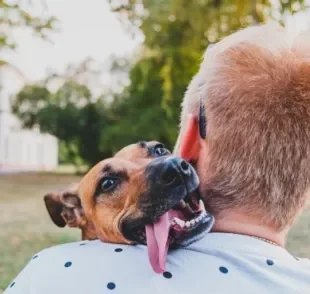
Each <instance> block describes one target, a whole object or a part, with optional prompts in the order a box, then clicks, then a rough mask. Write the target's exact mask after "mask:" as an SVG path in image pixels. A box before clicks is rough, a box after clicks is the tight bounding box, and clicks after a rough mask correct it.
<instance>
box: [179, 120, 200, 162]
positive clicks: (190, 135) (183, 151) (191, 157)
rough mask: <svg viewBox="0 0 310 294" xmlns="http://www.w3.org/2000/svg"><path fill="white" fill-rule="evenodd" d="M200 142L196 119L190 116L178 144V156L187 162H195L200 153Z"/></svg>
mask: <svg viewBox="0 0 310 294" xmlns="http://www.w3.org/2000/svg"><path fill="white" fill-rule="evenodd" d="M200 140H201V138H200V134H199V124H198V119H197V118H196V117H195V116H194V115H192V114H190V115H189V116H188V119H187V125H186V129H185V132H184V135H183V137H182V140H181V142H180V156H181V157H182V158H184V159H185V160H187V161H189V162H191V161H193V162H195V161H197V159H198V156H199V152H200Z"/></svg>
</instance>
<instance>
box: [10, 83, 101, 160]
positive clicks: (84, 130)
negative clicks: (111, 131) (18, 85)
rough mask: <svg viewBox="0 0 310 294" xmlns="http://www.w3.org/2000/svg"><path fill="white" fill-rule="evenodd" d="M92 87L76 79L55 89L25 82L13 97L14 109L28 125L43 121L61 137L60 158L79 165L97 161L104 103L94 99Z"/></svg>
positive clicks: (46, 126) (42, 126)
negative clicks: (90, 88)
mask: <svg viewBox="0 0 310 294" xmlns="http://www.w3.org/2000/svg"><path fill="white" fill-rule="evenodd" d="M91 100H92V94H91V92H90V90H89V89H88V88H87V87H86V86H85V85H81V84H79V83H77V82H75V81H73V80H68V81H66V82H65V83H64V84H63V85H62V86H61V87H60V88H59V89H58V90H57V91H56V92H55V93H51V92H49V90H48V89H47V88H46V87H45V86H42V85H39V84H34V85H27V86H25V87H24V88H23V89H22V90H21V91H20V92H19V93H18V94H17V95H16V97H15V98H14V99H13V103H12V109H13V112H14V113H15V114H17V115H18V116H19V117H20V118H21V121H22V123H23V125H24V126H25V127H27V128H31V127H33V126H34V125H36V124H38V125H40V128H41V131H43V132H49V133H51V134H53V135H55V136H56V137H58V138H59V140H60V155H59V157H60V159H61V161H62V162H67V163H68V162H69V163H73V164H75V165H77V166H78V165H80V164H81V163H89V164H93V163H96V162H97V160H98V159H99V158H100V149H99V142H100V136H101V132H102V128H101V126H102V120H103V119H104V118H105V115H104V114H105V113H104V107H103V104H102V103H101V102H100V101H97V102H92V101H91Z"/></svg>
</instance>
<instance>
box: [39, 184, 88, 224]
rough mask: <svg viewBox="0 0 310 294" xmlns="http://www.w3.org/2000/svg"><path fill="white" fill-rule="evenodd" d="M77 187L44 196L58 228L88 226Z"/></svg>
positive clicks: (72, 186) (73, 186) (47, 207)
mask: <svg viewBox="0 0 310 294" xmlns="http://www.w3.org/2000/svg"><path fill="white" fill-rule="evenodd" d="M77 187H78V186H77V185H76V184H75V185H71V186H69V187H68V188H66V189H64V190H63V191H60V192H51V193H48V194H46V195H45V196H44V202H45V206H46V209H47V211H48V213H49V215H50V217H51V219H52V221H53V222H54V224H55V225H56V226H58V227H61V228H63V227H65V226H66V225H68V226H69V227H73V228H75V227H82V226H83V225H85V224H86V220H85V217H84V213H83V209H82V205H81V200H80V198H79V196H78V191H77Z"/></svg>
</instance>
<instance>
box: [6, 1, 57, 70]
mask: <svg viewBox="0 0 310 294" xmlns="http://www.w3.org/2000/svg"><path fill="white" fill-rule="evenodd" d="M20 2H21V1H6V0H0V53H1V51H2V50H5V49H15V48H16V46H17V42H16V40H14V37H13V35H14V34H13V32H14V30H16V29H28V30H30V31H31V32H32V33H33V34H34V35H36V36H38V37H40V38H43V39H46V38H47V37H48V33H49V32H50V31H51V30H52V29H53V27H54V25H55V23H56V19H55V18H54V17H47V18H41V17H37V16H34V15H31V14H30V13H28V12H27V10H26V9H25V8H24V7H23V5H21V3H20ZM42 3H44V2H42ZM28 4H29V3H28ZM28 6H29V5H28ZM1 66H11V67H13V66H12V65H10V64H9V63H8V62H7V61H6V60H5V59H3V58H1V57H0V67H1ZM16 71H18V69H17V68H16Z"/></svg>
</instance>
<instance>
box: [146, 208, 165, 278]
mask: <svg viewBox="0 0 310 294" xmlns="http://www.w3.org/2000/svg"><path fill="white" fill-rule="evenodd" d="M145 230H146V243H147V249H148V255H149V260H150V263H151V266H152V268H153V270H154V271H155V272H156V273H162V272H164V271H165V266H166V259H167V252H168V248H169V240H168V237H169V230H170V220H169V212H166V213H165V214H164V215H162V216H161V217H160V219H159V220H158V221H157V222H156V223H154V224H153V225H146V226H145Z"/></svg>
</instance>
